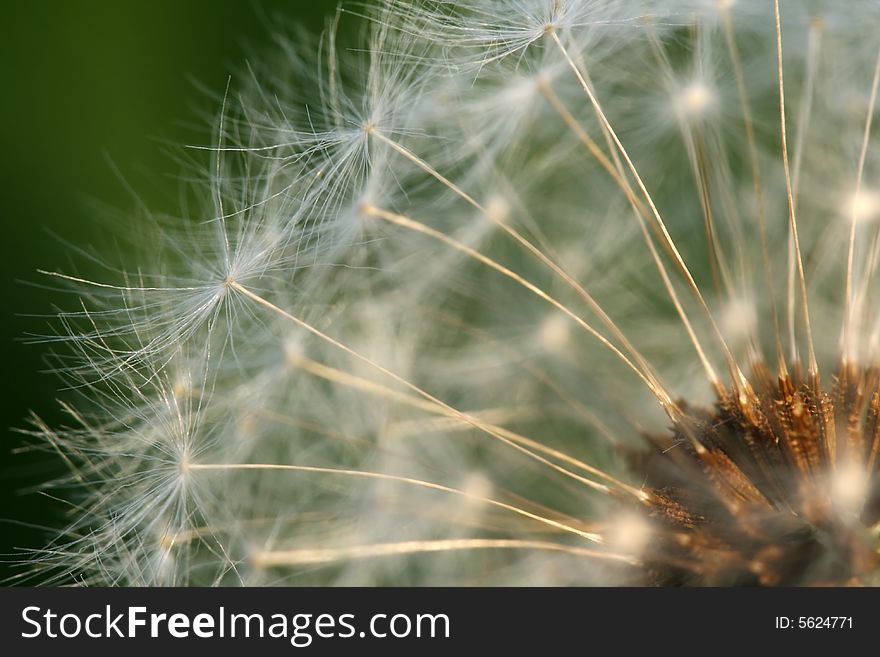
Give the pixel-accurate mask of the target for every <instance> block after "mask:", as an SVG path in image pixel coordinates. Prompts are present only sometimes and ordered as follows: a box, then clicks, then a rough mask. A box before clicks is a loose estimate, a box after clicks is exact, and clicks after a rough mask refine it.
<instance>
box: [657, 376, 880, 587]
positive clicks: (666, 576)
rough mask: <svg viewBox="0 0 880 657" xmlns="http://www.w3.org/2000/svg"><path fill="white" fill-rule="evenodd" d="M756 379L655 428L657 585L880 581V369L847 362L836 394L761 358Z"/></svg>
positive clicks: (836, 382)
mask: <svg viewBox="0 0 880 657" xmlns="http://www.w3.org/2000/svg"><path fill="white" fill-rule="evenodd" d="M751 382H752V383H751V385H752V387H753V389H751V390H745V391H737V392H733V391H729V390H728V391H719V395H718V397H719V399H718V402H717V403H716V406H715V408H714V409H713V410H711V411H708V410H701V409H695V408H691V407H689V406H688V405H687V404H684V403H681V404H680V407H681V409H682V411H684V415H683V417H682V418H681V419H680V420H678V421H677V422H675V424H674V426H673V428H672V436H671V437H666V438H662V439H659V438H656V437H650V438H649V439H650V440H651V443H652V445H653V446H654V449H653V450H652V454H651V455H650V457H649V458H648V459H647V461H646V462H645V463H644V464H643V465H644V467H645V471H646V472H647V476H648V478H647V480H646V492H648V493H649V496H650V500H649V502H648V503H647V504H648V507H649V509H650V515H651V517H652V519H653V522H654V523H655V531H654V536H655V540H654V542H653V544H652V545H651V546H650V548H649V553H648V555H647V557H646V561H647V562H648V572H649V573H650V574H649V579H650V583H653V584H658V585H679V584H681V585H710V586H711V585H721V586H726V585H764V586H775V585H783V586H785V585H788V586H792V585H794V586H799V585H843V584H878V583H880V582H877V581H875V580H874V579H872V578H876V577H877V575H876V572H877V569H878V567H880V554H878V529H880V525H878V522H880V474H878V461H880V457H878V448H880V387H878V385H880V377H878V371H877V370H876V369H863V368H858V367H853V366H841V367H840V368H839V369H838V372H837V375H836V376H835V378H834V384H833V386H832V388H831V389H830V391H828V392H825V391H823V390H822V389H821V388H820V386H819V385H818V383H817V382H816V381H814V380H809V379H805V378H803V377H801V376H800V375H799V374H798V373H796V372H795V373H792V374H789V375H787V376H784V377H780V378H776V377H774V376H772V375H771V374H770V373H769V371H768V370H767V369H766V368H764V367H760V366H759V367H756V368H755V369H754V372H753V376H752V377H751ZM840 490H842V491H843V493H844V494H843V495H841V493H840ZM841 497H842V498H843V499H842V500H841V499H840V498H841ZM853 497H855V499H851V498H853Z"/></svg>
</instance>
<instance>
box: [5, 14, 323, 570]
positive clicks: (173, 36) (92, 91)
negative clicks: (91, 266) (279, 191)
mask: <svg viewBox="0 0 880 657" xmlns="http://www.w3.org/2000/svg"><path fill="white" fill-rule="evenodd" d="M336 4H337V2H336V0H308V1H305V0H222V1H219V0H149V1H147V0H123V1H120V0H116V1H111V0H103V1H96V0H76V1H74V0H54V1H48V0H40V1H36V0H13V1H12V2H6V3H4V10H3V17H2V20H0V71H2V89H3V90H2V93H0V98H2V100H0V125H2V126H3V128H2V130H3V139H2V147H3V156H2V160H0V166H2V176H0V181H2V183H0V184H2V203H0V208H2V210H0V212H2V222H3V227H2V235H3V239H2V243H3V257H2V258H0V272H2V273H0V281H2V287H3V303H2V312H3V315H2V320H0V321H2V337H0V342H2V353H3V360H2V367H3V375H2V377H0V380H2V385H3V397H2V399H3V403H2V411H3V425H2V427H3V436H4V438H5V440H4V442H3V444H2V445H0V500H2V502H0V504H2V506H0V521H2V522H0V554H3V555H9V554H10V553H12V552H13V551H14V550H15V549H16V548H20V547H39V546H41V545H43V544H44V543H45V541H46V538H47V534H46V532H45V530H42V529H40V528H39V527H36V526H34V525H37V526H39V525H43V526H49V527H52V526H55V527H57V526H59V524H60V523H62V522H64V518H63V506H62V505H60V504H58V503H53V502H52V501H51V500H50V499H47V498H46V497H44V496H42V495H39V494H35V493H27V494H25V493H23V492H22V491H23V490H25V489H27V488H30V487H34V486H38V485H39V484H40V483H41V482H43V481H46V480H47V479H48V478H50V477H51V476H52V475H53V474H56V473H58V472H61V468H60V465H59V463H57V462H52V460H51V459H49V458H48V457H47V456H46V455H45V454H15V453H14V450H15V449H16V447H18V446H19V445H20V444H21V442H22V440H21V437H20V436H19V435H18V434H16V433H14V432H13V431H12V428H14V427H23V426H25V418H26V416H27V414H28V412H29V411H30V410H34V411H36V412H38V413H39V414H40V416H41V417H43V418H44V419H45V420H46V421H47V422H48V423H49V424H50V425H57V424H59V423H60V422H61V421H62V416H61V414H60V413H59V411H58V406H57V404H56V403H55V401H54V400H55V398H56V396H57V388H58V385H59V384H58V381H57V379H55V378H54V377H53V376H51V375H48V374H44V373H41V372H40V370H42V369H44V368H45V364H44V362H43V354H44V353H45V348H44V347H41V346H39V345H27V344H23V343H22V342H21V338H22V337H23V336H24V335H25V334H26V333H44V332H45V331H46V328H47V320H46V319H40V318H34V317H28V316H25V315H28V314H46V313H49V312H51V309H52V304H53V302H58V301H59V300H62V299H59V295H58V293H57V292H51V291H47V290H43V289H40V288H38V287H34V286H32V285H27V284H26V283H38V284H39V283H45V282H46V281H45V279H44V278H42V277H41V276H40V274H38V273H37V271H36V270H37V269H39V268H44V269H61V270H66V271H71V269H70V265H69V264H68V263H70V262H71V256H70V254H68V253H65V250H66V249H65V246H64V244H63V243H62V242H61V241H59V240H58V239H56V238H54V237H53V236H51V235H50V234H49V231H51V232H52V233H54V234H56V235H58V236H60V237H61V238H64V239H65V240H68V241H70V242H72V243H74V244H77V245H88V244H91V243H96V242H99V243H106V242H110V241H111V239H110V238H111V237H112V236H110V235H107V234H106V233H107V231H108V224H107V223H106V222H98V221H96V216H95V211H94V206H93V204H92V201H93V200H95V201H100V202H102V203H106V204H109V205H111V206H114V207H116V208H118V209H119V212H118V213H117V215H116V217H115V220H114V223H115V225H114V226H113V227H112V230H113V231H124V230H125V222H126V221H129V220H130V219H129V217H131V216H132V213H127V212H126V210H128V209H130V208H132V207H133V205H134V202H133V200H132V197H131V195H130V194H129V193H128V192H127V191H126V189H125V185H124V184H123V182H122V180H121V179H120V177H119V175H118V174H117V173H116V172H115V171H114V167H116V168H118V169H119V171H120V172H121V174H122V175H123V176H124V178H125V180H126V181H128V182H130V183H131V184H132V185H133V187H134V188H135V189H136V190H137V192H138V194H139V195H140V196H141V198H143V200H144V201H145V203H146V204H147V205H148V206H149V207H156V206H158V207H160V208H163V209H168V210H171V209H172V207H170V206H169V199H173V198H174V197H175V195H176V193H177V189H178V186H179V183H178V181H177V180H176V179H175V175H176V174H179V173H180V170H179V167H178V165H177V164H176V163H175V160H174V158H173V157H172V156H171V155H169V149H168V147H167V146H166V145H165V144H166V143H172V144H185V143H205V135H206V134H208V129H209V127H210V126H206V125H203V126H202V128H201V129H200V130H199V129H196V128H195V127H194V126H196V125H198V124H199V123H200V122H202V121H203V118H202V115H203V113H206V112H207V113H213V112H215V111H216V110H217V109H219V108H218V107H216V106H215V104H214V101H213V100H211V99H209V98H208V97H207V96H206V95H205V94H204V93H203V92H202V91H200V90H199V88H198V87H197V85H196V83H198V84H199V85H201V86H203V87H204V88H207V89H209V90H213V91H216V92H217V93H222V91H223V89H224V88H225V86H226V81H227V78H228V76H230V75H233V76H234V75H235V74H236V73H238V72H239V71H241V69H242V67H243V64H244V63H245V61H246V52H248V51H257V52H259V50H260V45H261V43H263V42H265V41H267V39H268V35H269V34H270V33H271V32H272V29H273V25H274V24H275V23H276V20H277V17H279V16H283V17H284V18H285V19H288V20H290V21H291V22H297V23H301V24H302V25H304V26H305V27H307V28H308V29H309V30H310V31H312V32H319V31H320V30H321V29H322V28H323V27H324V25H325V24H326V21H327V20H328V18H329V17H330V16H332V15H333V13H334V11H335V8H336ZM233 80H234V77H233ZM233 84H234V81H233ZM146 181H148V184H146ZM139 183H142V184H139ZM102 233H104V234H102ZM77 265H78V269H79V271H88V267H87V263H82V262H79V261H78V262H77ZM0 559H3V560H4V561H5V560H8V559H9V557H8V556H4V557H0ZM18 570H20V569H13V568H11V567H10V565H9V564H8V563H2V564H0V580H5V578H6V577H8V576H9V575H10V574H13V573H15V572H18Z"/></svg>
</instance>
